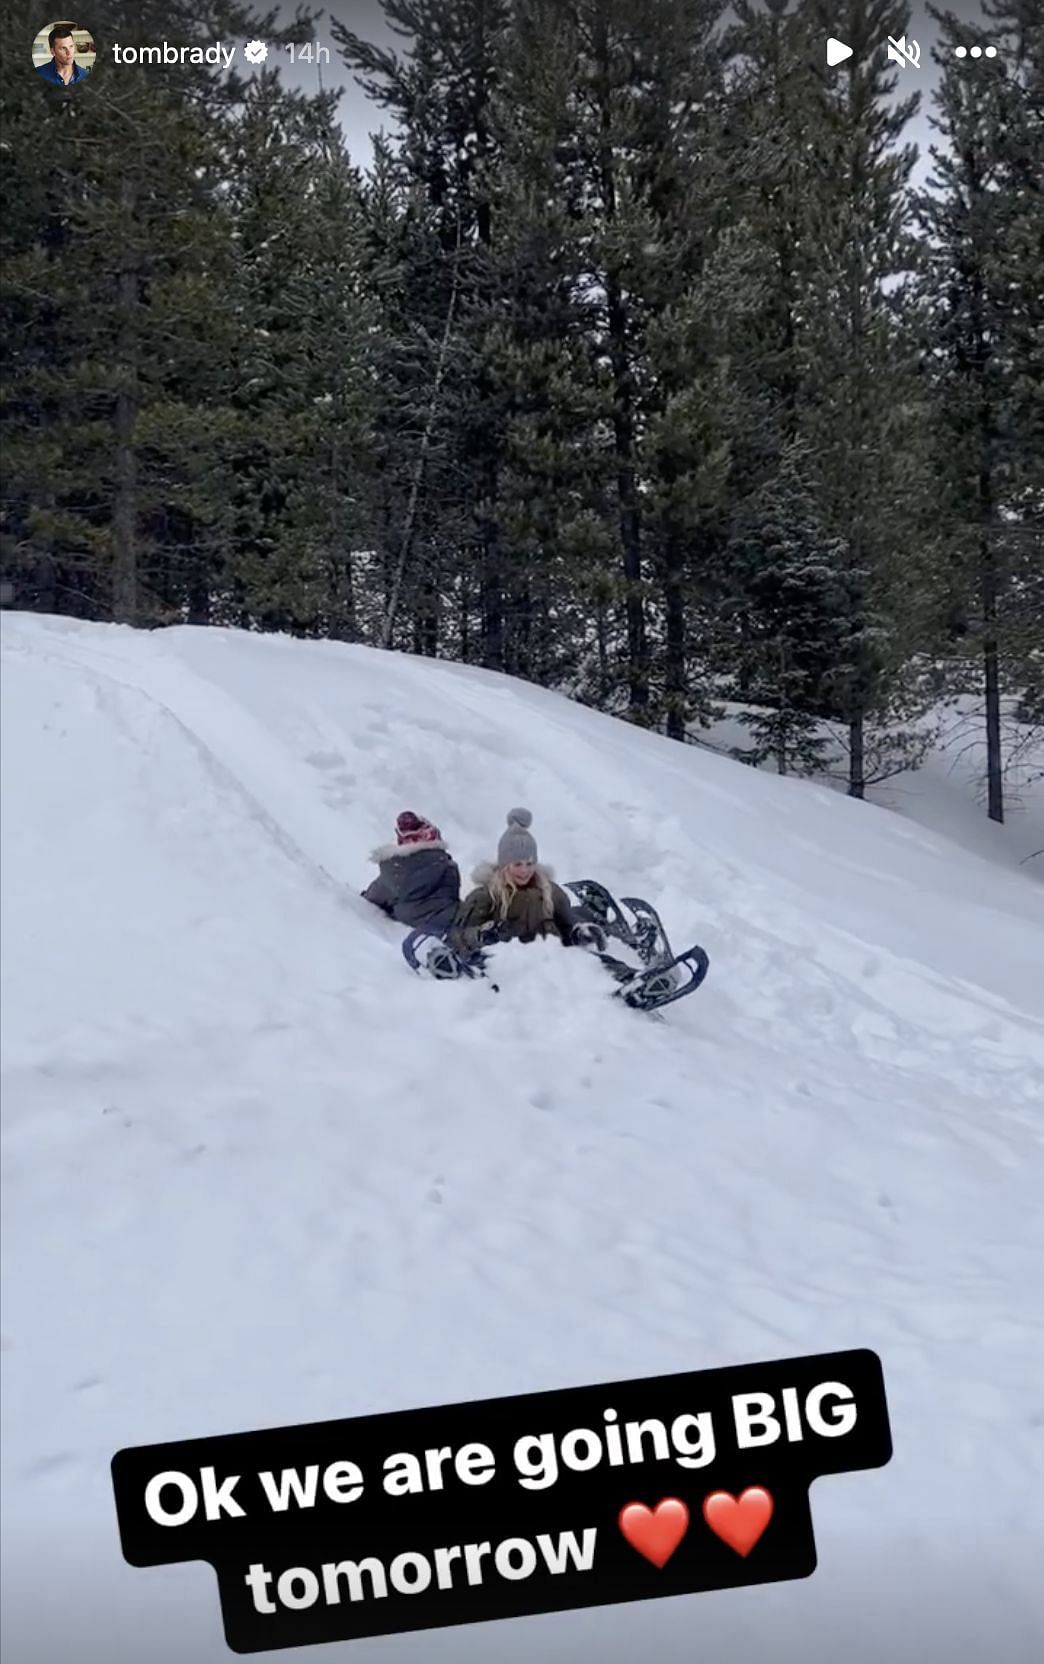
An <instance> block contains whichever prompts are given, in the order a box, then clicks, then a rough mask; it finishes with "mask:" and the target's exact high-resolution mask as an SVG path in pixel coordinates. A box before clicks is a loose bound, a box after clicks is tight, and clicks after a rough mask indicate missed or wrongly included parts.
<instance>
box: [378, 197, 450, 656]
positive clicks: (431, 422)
mask: <svg viewBox="0 0 1044 1664" xmlns="http://www.w3.org/2000/svg"><path fill="white" fill-rule="evenodd" d="M459 280H460V225H459V223H458V226H457V248H456V254H455V256H454V260H453V281H452V284H451V286H450V297H449V304H448V305H447V307H446V322H445V325H444V326H443V330H442V340H441V342H440V343H439V351H438V356H437V357H436V360H435V378H434V381H433V382H432V388H431V398H430V399H429V401H428V415H427V419H426V421H425V423H424V432H423V433H422V434H421V442H420V445H419V447H418V450H417V455H416V458H415V459H414V464H413V469H412V471H411V476H410V494H409V498H408V500H407V503H406V518H405V520H404V522H403V527H402V538H401V540H400V543H399V556H398V561H397V563H396V567H395V576H394V578H393V579H392V587H391V594H390V596H389V597H388V605H387V608H386V609H385V614H384V622H383V624H382V626H381V646H382V647H390V646H391V644H392V637H393V635H394V633H395V618H396V614H397V613H398V610H399V601H400V598H401V596H402V580H403V577H404V576H405V572H406V564H407V561H408V560H409V556H410V548H411V546H412V543H413V531H414V527H415V525H416V522H417V504H418V502H419V501H420V489H421V484H422V482H423V479H424V470H425V467H426V465H427V461H428V452H429V451H430V449H431V439H432V435H433V433H434V432H435V421H436V418H437V416H438V413H439V400H440V398H441V395H442V383H443V381H444V380H445V376H446V363H447V360H448V358H449V346H450V340H451V339H452V335H453V323H454V319H455V317H456V312H457V291H458V287H459Z"/></svg>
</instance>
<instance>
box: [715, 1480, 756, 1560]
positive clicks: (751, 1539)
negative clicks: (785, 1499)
mask: <svg viewBox="0 0 1044 1664" xmlns="http://www.w3.org/2000/svg"><path fill="white" fill-rule="evenodd" d="M773 1507H774V1504H773V1501H772V1498H771V1497H770V1496H769V1493H768V1491H764V1490H762V1488H761V1486H760V1485H751V1486H749V1487H748V1489H747V1490H745V1491H744V1492H743V1495H742V1496H738V1497H737V1496H730V1495H729V1493H728V1491H713V1492H712V1493H711V1495H710V1496H709V1497H707V1498H705V1500H704V1504H703V1517H704V1519H705V1520H706V1521H707V1524H708V1525H709V1526H710V1528H711V1530H712V1531H713V1532H714V1534H715V1536H716V1537H720V1538H721V1540H722V1542H723V1543H728V1545H729V1547H730V1548H734V1549H735V1550H736V1553H737V1554H742V1555H743V1558H744V1559H746V1557H747V1555H748V1554H749V1553H750V1551H751V1549H752V1548H753V1547H754V1544H755V1543H756V1542H757V1541H758V1540H759V1538H760V1537H761V1536H762V1534H763V1532H764V1530H765V1527H766V1526H767V1525H768V1522H769V1520H770V1519H771V1518H772V1509H773Z"/></svg>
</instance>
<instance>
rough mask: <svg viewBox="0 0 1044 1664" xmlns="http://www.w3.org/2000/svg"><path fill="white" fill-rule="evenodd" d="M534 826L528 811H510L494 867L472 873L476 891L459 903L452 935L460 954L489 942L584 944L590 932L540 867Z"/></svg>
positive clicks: (547, 870) (487, 864)
mask: <svg viewBox="0 0 1044 1664" xmlns="http://www.w3.org/2000/svg"><path fill="white" fill-rule="evenodd" d="M532 824H533V816H532V813H531V811H530V810H529V809H509V810H508V815H507V827H506V829H505V830H504V831H503V832H502V833H501V836H500V842H499V843H498V845H497V860H496V865H494V864H493V863H492V862H483V863H482V865H481V866H479V867H476V869H475V871H474V873H473V874H472V882H473V883H474V884H475V886H476V888H475V889H474V890H472V892H471V894H470V895H469V896H467V897H466V898H465V900H464V901H463V902H462V904H461V909H460V912H459V914H458V916H457V923H456V926H455V928H454V932H453V935H454V937H455V938H456V943H457V944H459V947H460V949H461V950H462V951H464V952H474V951H475V950H476V949H477V948H478V947H480V946H482V945H483V944H484V943H487V942H489V941H490V939H491V938H492V939H495V940H499V941H502V942H510V941H517V942H533V941H535V940H536V939H537V937H538V936H557V937H558V939H559V941H561V942H563V943H564V944H565V945H566V946H567V947H572V946H573V945H574V944H576V943H578V942H579V941H581V940H584V939H585V935H584V933H585V932H586V930H587V929H589V927H588V926H585V925H582V924H580V923H579V921H578V920H577V919H576V917H575V915H574V912H573V906H572V903H571V902H570V900H569V897H568V896H567V895H566V893H565V891H564V890H563V889H561V888H560V886H559V885H557V884H556V883H555V882H554V877H553V875H552V872H551V869H550V867H545V866H542V865H541V863H540V858H539V851H538V849H537V841H536V839H535V838H534V836H533V834H532V832H531V831H530V830H529V829H530V827H531V826H532Z"/></svg>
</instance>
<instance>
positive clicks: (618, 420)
mask: <svg viewBox="0 0 1044 1664" xmlns="http://www.w3.org/2000/svg"><path fill="white" fill-rule="evenodd" d="M596 51H597V54H598V59H599V71H600V81H601V85H600V90H599V99H600V105H601V148H600V156H599V172H600V175H601V179H600V185H601V192H602V206H603V210H604V213H605V218H606V221H607V223H608V224H610V225H611V224H613V223H614V222H615V221H616V219H617V217H618V205H617V190H616V166H615V159H614V155H613V116H612V97H613V94H612V83H611V66H610V47H609V39H608V33H607V23H606V20H605V18H604V17H603V16H601V15H600V16H599V18H598V22H597V25H596ZM605 294H606V312H607V318H608V326H609V360H610V363H611V366H612V372H613V437H614V443H615V452H616V493H617V503H618V509H619V517H620V544H621V547H622V550H623V570H624V614H625V617H626V620H627V682H628V696H629V697H628V702H629V705H630V708H631V710H632V711H634V712H638V711H644V710H646V709H647V708H648V704H649V661H648V643H647V638H646V629H645V602H644V599H643V596H642V525H641V510H640V506H639V499H638V474H637V456H636V451H637V444H636V437H635V433H636V423H635V394H634V378H633V375H632V372H631V363H630V352H629V345H628V340H627V322H628V316H627V304H626V301H625V300H624V296H623V290H622V287H621V284H620V282H619V280H618V278H617V276H616V274H615V273H614V272H612V271H609V272H607V273H606V275H605Z"/></svg>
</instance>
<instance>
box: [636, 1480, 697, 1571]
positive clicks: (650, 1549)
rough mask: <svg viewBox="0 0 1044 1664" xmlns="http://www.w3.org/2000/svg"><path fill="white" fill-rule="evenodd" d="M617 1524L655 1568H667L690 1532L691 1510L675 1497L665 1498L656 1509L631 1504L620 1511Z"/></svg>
mask: <svg viewBox="0 0 1044 1664" xmlns="http://www.w3.org/2000/svg"><path fill="white" fill-rule="evenodd" d="M618 1524H619V1527H620V1530H621V1531H622V1532H623V1534H624V1536H625V1537H626V1538H627V1541H628V1542H629V1543H630V1545H631V1547H632V1548H636V1549H637V1550H638V1553H639V1554H644V1555H645V1558H646V1559H647V1560H651V1561H652V1563H653V1565H654V1566H666V1564H667V1562H668V1560H669V1559H670V1557H671V1555H672V1554H673V1553H674V1551H675V1549H676V1548H677V1547H678V1544H679V1543H680V1542H681V1540H682V1538H683V1537H684V1535H685V1533H686V1532H687V1531H688V1529H689V1510H688V1509H687V1508H686V1506H685V1504H684V1502H679V1500H678V1498H677V1497H676V1496H665V1497H664V1499H663V1501H662V1502H658V1503H657V1504H656V1507H655V1508H647V1507H646V1506H645V1503H644V1502H629V1503H628V1504H627V1506H626V1508H621V1509H620V1518H619V1521H618Z"/></svg>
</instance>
